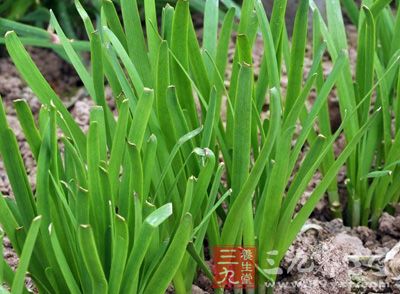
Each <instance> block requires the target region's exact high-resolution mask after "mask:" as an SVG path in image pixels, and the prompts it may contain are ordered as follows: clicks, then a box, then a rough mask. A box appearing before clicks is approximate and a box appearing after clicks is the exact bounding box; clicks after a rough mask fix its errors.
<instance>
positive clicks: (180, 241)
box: [143, 213, 193, 294]
mask: <svg viewBox="0 0 400 294" xmlns="http://www.w3.org/2000/svg"><path fill="white" fill-rule="evenodd" d="M192 229H193V225H192V216H191V215H190V214H189V213H187V214H186V215H184V217H183V219H182V221H181V223H180V225H179V227H178V229H177V231H176V233H175V235H174V237H173V239H172V241H171V244H170V245H169V247H168V249H167V252H166V253H165V255H164V257H163V259H162V260H161V262H160V264H159V266H158V268H157V269H156V271H155V272H154V274H153V275H152V277H151V279H150V281H149V282H148V284H147V287H146V288H145V290H144V292H143V293H144V294H154V293H163V292H164V291H165V290H166V289H167V288H168V284H169V283H170V281H171V280H172V278H173V277H174V276H175V274H176V272H177V271H178V270H179V266H180V264H181V261H182V259H183V257H184V255H185V253H186V247H187V244H188V243H189V241H190V236H191V233H192Z"/></svg>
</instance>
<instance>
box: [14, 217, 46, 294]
mask: <svg viewBox="0 0 400 294" xmlns="http://www.w3.org/2000/svg"><path fill="white" fill-rule="evenodd" d="M41 221H42V217H41V216H37V217H35V218H34V219H33V220H32V225H31V226H30V229H29V231H28V234H27V236H26V240H25V244H24V248H23V249H22V253H21V256H20V261H19V265H18V268H17V271H16V273H15V277H14V280H13V283H12V286H11V293H12V294H21V293H23V289H24V286H25V273H26V272H27V270H28V267H29V262H30V259H31V256H32V252H33V248H34V247H35V243H36V239H37V236H38V233H39V229H40V224H41Z"/></svg>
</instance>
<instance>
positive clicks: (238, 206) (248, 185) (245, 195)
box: [221, 88, 282, 245]
mask: <svg viewBox="0 0 400 294" xmlns="http://www.w3.org/2000/svg"><path fill="white" fill-rule="evenodd" d="M271 94H272V95H271V97H272V99H271V118H270V121H271V122H270V127H269V131H268V135H267V138H266V141H265V142H268V143H264V146H263V147H262V149H261V151H260V155H259V157H258V158H257V160H256V162H255V163H254V166H253V168H252V170H251V172H250V174H249V176H248V178H247V180H246V182H245V183H244V184H243V188H242V189H241V190H240V192H239V194H238V196H237V197H236V200H235V201H234V203H233V205H232V206H231V208H230V210H229V212H228V215H227V218H226V220H225V223H224V227H223V229H222V234H221V244H222V245H232V244H234V242H235V241H236V239H237V234H238V232H239V227H240V224H241V221H242V218H241V217H239V216H240V215H242V213H241V211H242V210H243V206H244V205H246V204H247V203H248V202H250V200H251V197H252V194H253V192H254V189H255V188H256V186H257V183H258V181H259V179H260V177H261V174H262V172H263V171H264V168H265V165H266V164H267V162H268V161H269V155H270V153H271V151H272V148H273V145H274V142H275V139H276V137H277V135H278V132H279V127H280V120H281V109H282V108H281V101H280V96H279V92H278V91H277V89H275V88H273V89H272V90H271Z"/></svg>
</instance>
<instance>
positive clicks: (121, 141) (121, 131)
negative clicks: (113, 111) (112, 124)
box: [108, 100, 129, 203]
mask: <svg viewBox="0 0 400 294" xmlns="http://www.w3.org/2000/svg"><path fill="white" fill-rule="evenodd" d="M128 119H129V106H128V100H124V101H123V102H122V103H121V106H120V109H119V118H118V122H117V127H116V130H115V135H114V141H113V145H112V148H111V155H110V163H109V168H108V173H109V175H110V183H111V192H112V195H113V197H114V201H115V200H116V199H115V197H116V195H117V191H118V185H119V184H118V183H119V173H120V168H121V163H122V159H123V157H124V150H125V138H126V135H127V127H128ZM114 203H115V202H114Z"/></svg>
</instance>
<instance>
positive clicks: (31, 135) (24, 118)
mask: <svg viewBox="0 0 400 294" xmlns="http://www.w3.org/2000/svg"><path fill="white" fill-rule="evenodd" d="M14 105H15V110H16V112H17V117H18V121H19V123H20V125H21V127H22V129H23V131H24V135H25V138H26V141H27V142H28V144H29V146H30V148H31V150H32V153H33V155H34V156H35V158H36V160H37V159H38V156H39V149H40V144H41V140H42V139H41V137H40V134H39V131H38V129H37V128H36V124H35V120H34V118H33V115H32V112H31V110H30V108H29V105H28V103H27V102H26V100H21V99H18V100H15V101H14Z"/></svg>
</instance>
